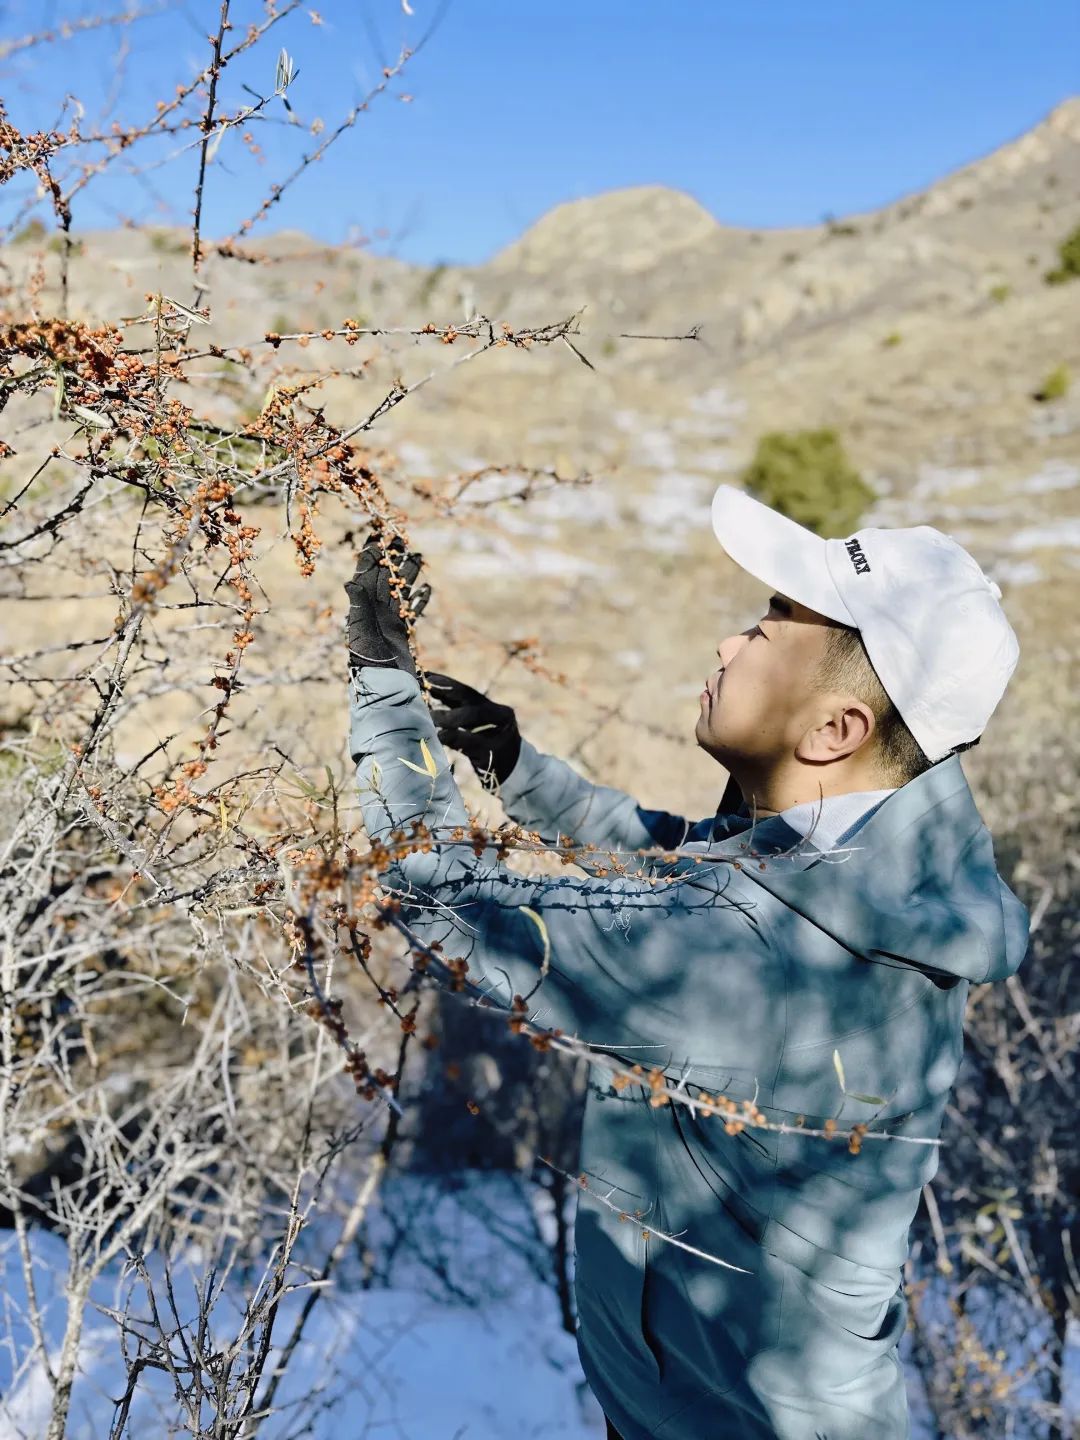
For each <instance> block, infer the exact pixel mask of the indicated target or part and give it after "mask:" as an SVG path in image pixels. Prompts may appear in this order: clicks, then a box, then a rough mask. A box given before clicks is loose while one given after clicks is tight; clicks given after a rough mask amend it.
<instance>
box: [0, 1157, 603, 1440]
mask: <svg viewBox="0 0 1080 1440" xmlns="http://www.w3.org/2000/svg"><path fill="white" fill-rule="evenodd" d="M544 1199H546V1196H537V1195H535V1194H534V1193H533V1192H531V1191H530V1190H529V1189H527V1188H526V1187H524V1186H522V1185H520V1184H518V1183H517V1182H516V1181H514V1180H513V1179H511V1178H508V1177H505V1176H490V1175H489V1176H478V1177H471V1178H469V1177H466V1179H465V1180H464V1181H463V1182H462V1183H461V1184H460V1185H451V1186H450V1187H449V1188H446V1189H444V1190H442V1191H441V1192H437V1191H436V1189H435V1185H434V1183H433V1182H430V1181H428V1182H426V1183H425V1184H424V1185H423V1186H422V1187H421V1185H420V1182H416V1181H410V1182H407V1183H405V1184H402V1183H401V1182H398V1183H397V1185H396V1186H395V1187H392V1188H390V1189H388V1190H387V1191H386V1192H385V1196H384V1201H385V1209H384V1211H383V1212H382V1213H381V1214H379V1215H378V1216H377V1217H376V1219H377V1225H376V1227H375V1230H374V1233H373V1234H372V1235H371V1237H370V1240H369V1244H371V1245H373V1246H374V1247H375V1249H376V1253H377V1255H378V1260H377V1264H376V1274H377V1279H376V1283H375V1285H374V1286H373V1287H372V1288H369V1289H366V1290H365V1289H362V1288H358V1281H357V1276H358V1273H359V1268H360V1258H361V1257H360V1256H359V1255H357V1256H356V1257H354V1261H353V1263H351V1264H349V1263H346V1265H345V1266H344V1268H343V1271H342V1275H341V1283H340V1284H339V1285H338V1286H336V1287H334V1288H333V1289H332V1290H330V1291H328V1293H326V1294H325V1295H324V1296H323V1298H322V1299H321V1300H320V1301H319V1303H318V1304H317V1305H316V1307H315V1309H314V1311H313V1313H312V1317H311V1320H310V1322H309V1325H308V1329H307V1332H306V1335H305V1339H304V1341H303V1342H302V1346H301V1349H300V1351H298V1353H297V1354H296V1355H295V1356H294V1358H293V1360H292V1363H291V1365H290V1368H289V1372H288V1379H287V1380H286V1382H285V1383H284V1384H283V1385H282V1387H281V1389H280V1391H279V1393H278V1397H277V1398H278V1402H279V1403H280V1405H281V1406H282V1414H281V1415H280V1416H279V1417H276V1418H275V1419H274V1420H273V1421H271V1422H269V1423H267V1424H266V1425H264V1427H263V1428H262V1429H261V1430H260V1432H259V1433H260V1436H266V1437H267V1440H284V1437H286V1436H291V1435H295V1434H297V1433H303V1434H304V1435H305V1436H306V1437H309V1440H361V1437H367V1436H371V1437H379V1440H384V1437H385V1440H546V1437H553V1436H559V1437H564V1440H598V1437H600V1436H602V1434H603V1420H602V1416H601V1414H600V1410H599V1407H598V1406H597V1404H596V1402H595V1400H593V1398H592V1396H591V1394H590V1393H589V1391H588V1389H587V1387H586V1385H585V1380H584V1377H583V1375H582V1374H581V1369H580V1366H579V1364H578V1359H577V1350H576V1346H575V1343H574V1339H573V1337H572V1336H570V1335H568V1334H567V1333H566V1331H565V1330H564V1329H563V1328H562V1326H561V1323H560V1318H559V1307H558V1302H557V1298H556V1293H555V1289H554V1286H553V1285H552V1283H551V1280H550V1274H549V1273H548V1270H549V1262H548V1260H547V1258H546V1256H547V1254H548V1250H547V1246H546V1244H545V1243H544V1239H543V1229H544V1221H545V1217H544V1215H543V1213H542V1210H541V1206H542V1202H543V1200H544ZM406 1222H407V1223H406ZM313 1238H315V1239H317V1237H313ZM312 1248H313V1250H315V1249H317V1248H318V1247H317V1243H316V1244H315V1245H313V1247H312ZM33 1253H34V1272H35V1273H34V1278H35V1288H36V1289H37V1292H38V1299H39V1301H40V1302H41V1304H42V1305H43V1307H44V1311H45V1321H46V1325H45V1331H46V1339H47V1342H48V1344H49V1346H50V1350H52V1351H53V1353H54V1354H55V1353H56V1352H57V1351H58V1349H59V1345H60V1340H61V1337H62V1334H63V1328H64V1319H65V1311H66V1307H65V1302H64V1296H63V1283H64V1275H65V1270H66V1253H65V1247H64V1245H63V1243H62V1242H61V1241H60V1240H58V1239H56V1237H54V1236H52V1235H48V1234H35V1235H34V1237H33ZM0 1284H2V1286H3V1294H2V1297H0V1396H3V1399H2V1400H0V1440H39V1437H41V1436H42V1435H43V1434H44V1433H45V1428H46V1425H47V1420H48V1414H49V1401H50V1387H49V1385H48V1383H47V1381H46V1378H45V1376H44V1375H43V1373H42V1371H41V1369H40V1367H39V1366H37V1365H35V1366H33V1367H31V1368H30V1369H29V1370H27V1371H25V1372H24V1373H22V1374H15V1373H13V1355H12V1347H14V1350H15V1353H16V1356H17V1355H19V1354H25V1353H26V1350H27V1344H28V1341H29V1333H28V1331H27V1328H26V1323H25V1305H26V1290H25V1285H24V1282H23V1277H22V1271H21V1266H20V1264H19V1258H18V1253H17V1250H16V1247H15V1243H14V1237H13V1236H11V1235H2V1236H0ZM130 1285H131V1278H130V1277H124V1275H123V1274H122V1272H121V1270H120V1268H119V1267H116V1268H114V1269H113V1270H112V1271H110V1272H109V1273H108V1274H107V1275H105V1276H103V1277H102V1279H101V1280H100V1281H99V1283H98V1284H97V1285H96V1286H95V1287H94V1290H93V1294H92V1299H93V1300H94V1301H95V1302H96V1303H97V1304H98V1305H101V1306H105V1307H113V1306H116V1305H117V1304H118V1301H120V1300H122V1296H123V1293H124V1291H125V1289H126V1288H127V1287H129V1286H130ZM184 1290H185V1287H184V1286H183V1284H181V1287H180V1290H179V1303H180V1307H181V1310H183V1307H184V1304H185V1294H184ZM133 1294H134V1296H135V1303H134V1307H133V1308H134V1309H135V1310H136V1311H137V1312H139V1313H145V1310H146V1305H145V1302H143V1303H142V1304H141V1305H140V1303H139V1295H140V1291H139V1287H138V1286H137V1285H136V1286H135V1289H134V1291H133ZM302 1300H303V1295H302V1294H301V1295H298V1296H295V1297H293V1299H292V1301H291V1302H287V1305H286V1310H285V1312H284V1313H283V1314H282V1315H281V1317H280V1319H279V1322H278V1326H277V1328H276V1330H275V1336H278V1337H284V1336H287V1335H288V1334H289V1331H290V1329H291V1319H292V1317H293V1315H295V1313H296V1311H297V1309H298V1307H299V1305H300V1304H301V1303H302ZM186 1303H187V1304H188V1306H189V1308H190V1311H191V1312H193V1310H194V1298H193V1295H192V1293H191V1291H190V1288H188V1293H187V1297H186ZM231 1318H232V1317H231V1316H223V1317H222V1323H223V1326H226V1327H227V1322H228V1319H231ZM4 1337H7V1338H8V1341H9V1344H8V1345H5V1344H4ZM124 1385H125V1366H124V1363H123V1359H122V1356H121V1352H120V1347H119V1337H118V1331H117V1327H116V1326H115V1324H114V1323H113V1322H112V1320H111V1319H109V1318H107V1316H105V1315H103V1314H102V1313H101V1312H100V1311H96V1310H91V1311H89V1312H88V1318H87V1328H86V1332H85V1334H84V1338H83V1343H82V1347H81V1351H80V1357H79V1375H78V1378H77V1380H76V1384H75V1390H74V1400H73V1405H72V1412H71V1421H70V1424H69V1428H68V1432H67V1434H68V1440H99V1437H105V1436H107V1435H108V1433H109V1426H110V1422H111V1420H112V1418H113V1413H114V1407H113V1403H112V1401H113V1399H114V1398H115V1397H117V1396H119V1395H120V1394H121V1393H122V1392H123V1390H124ZM137 1394H139V1395H140V1396H141V1398H140V1399H139V1400H138V1402H137V1404H136V1407H135V1409H134V1411H133V1415H132V1422H131V1428H130V1431H129V1432H127V1433H130V1434H131V1435H133V1436H137V1437H139V1440H153V1437H156V1436H165V1435H168V1434H172V1433H176V1432H175V1431H174V1430H172V1429H170V1425H169V1421H170V1419H171V1418H173V1417H175V1415H176V1409H177V1407H176V1405H175V1403H174V1401H173V1399H172V1394H171V1385H170V1383H169V1381H168V1377H166V1376H163V1375H158V1376H154V1377H153V1378H152V1379H151V1380H150V1381H149V1383H147V1382H146V1381H143V1382H140V1386H139V1391H138V1392H137ZM308 1419H310V1428H305V1425H304V1423H303V1422H304V1421H305V1420H308ZM180 1433H186V1432H184V1431H181V1432H180Z"/></svg>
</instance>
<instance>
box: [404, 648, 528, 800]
mask: <svg viewBox="0 0 1080 1440" xmlns="http://www.w3.org/2000/svg"><path fill="white" fill-rule="evenodd" d="M427 678H428V684H429V685H430V686H431V693H432V697H433V699H434V700H435V702H436V704H437V705H438V707H439V708H438V709H434V708H433V709H432V712H431V718H432V719H433V720H434V721H435V725H436V728H437V730H438V733H439V739H440V740H441V741H442V743H443V744H444V745H449V746H450V747H451V749H453V750H460V751H461V753H462V755H465V756H466V757H467V758H468V759H469V760H470V761H471V762H472V767H473V769H474V770H475V771H476V773H477V774H478V775H479V776H480V780H481V783H482V784H483V786H484V789H485V790H494V789H495V787H496V786H497V785H501V784H502V782H503V781H504V780H505V779H506V778H507V776H509V774H510V772H511V771H512V770H513V768H514V766H515V765H516V764H517V762H518V756H519V755H520V754H521V731H520V730H519V729H518V724H517V717H516V716H515V714H514V712H513V710H512V709H511V708H510V706H509V705H498V704H496V702H495V701H494V700H489V699H488V697H487V696H486V695H482V694H481V693H480V691H479V690H474V689H473V688H472V686H471V685H464V684H462V682H461V681H460V680H454V679H452V678H451V677H450V676H449V675H437V674H435V673H434V672H433V671H430V670H429V671H428V677H427Z"/></svg>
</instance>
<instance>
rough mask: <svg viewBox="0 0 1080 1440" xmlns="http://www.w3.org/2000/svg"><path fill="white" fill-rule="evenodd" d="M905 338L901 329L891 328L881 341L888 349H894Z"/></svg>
mask: <svg viewBox="0 0 1080 1440" xmlns="http://www.w3.org/2000/svg"><path fill="white" fill-rule="evenodd" d="M903 338H904V337H903V336H902V335H901V334H900V331H899V330H890V331H889V333H888V335H886V336H885V339H884V340H882V342H881V343H882V345H884V346H885V348H886V350H892V349H894V348H895V347H896V346H897V345H899V344H900V342H901V341H902V340H903Z"/></svg>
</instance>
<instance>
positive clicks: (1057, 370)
mask: <svg viewBox="0 0 1080 1440" xmlns="http://www.w3.org/2000/svg"><path fill="white" fill-rule="evenodd" d="M1071 384H1072V375H1071V373H1070V371H1069V367H1068V366H1067V365H1057V366H1055V367H1054V369H1053V370H1051V371H1050V374H1049V375H1047V377H1046V379H1045V380H1044V381H1043V383H1042V385H1041V386H1040V387H1039V389H1038V390H1036V391H1035V394H1034V395H1033V396H1032V399H1034V400H1040V401H1046V400H1062V399H1064V397H1065V396H1066V395H1067V394H1068V393H1069V386H1070V385H1071Z"/></svg>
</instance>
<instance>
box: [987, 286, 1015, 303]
mask: <svg viewBox="0 0 1080 1440" xmlns="http://www.w3.org/2000/svg"><path fill="white" fill-rule="evenodd" d="M1011 294H1012V286H1011V285H1006V284H1004V283H1002V284H1000V285H991V286H990V299H991V300H993V302H994V304H995V305H1004V304H1005V301H1006V300H1008V298H1009V296H1010V295H1011Z"/></svg>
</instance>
